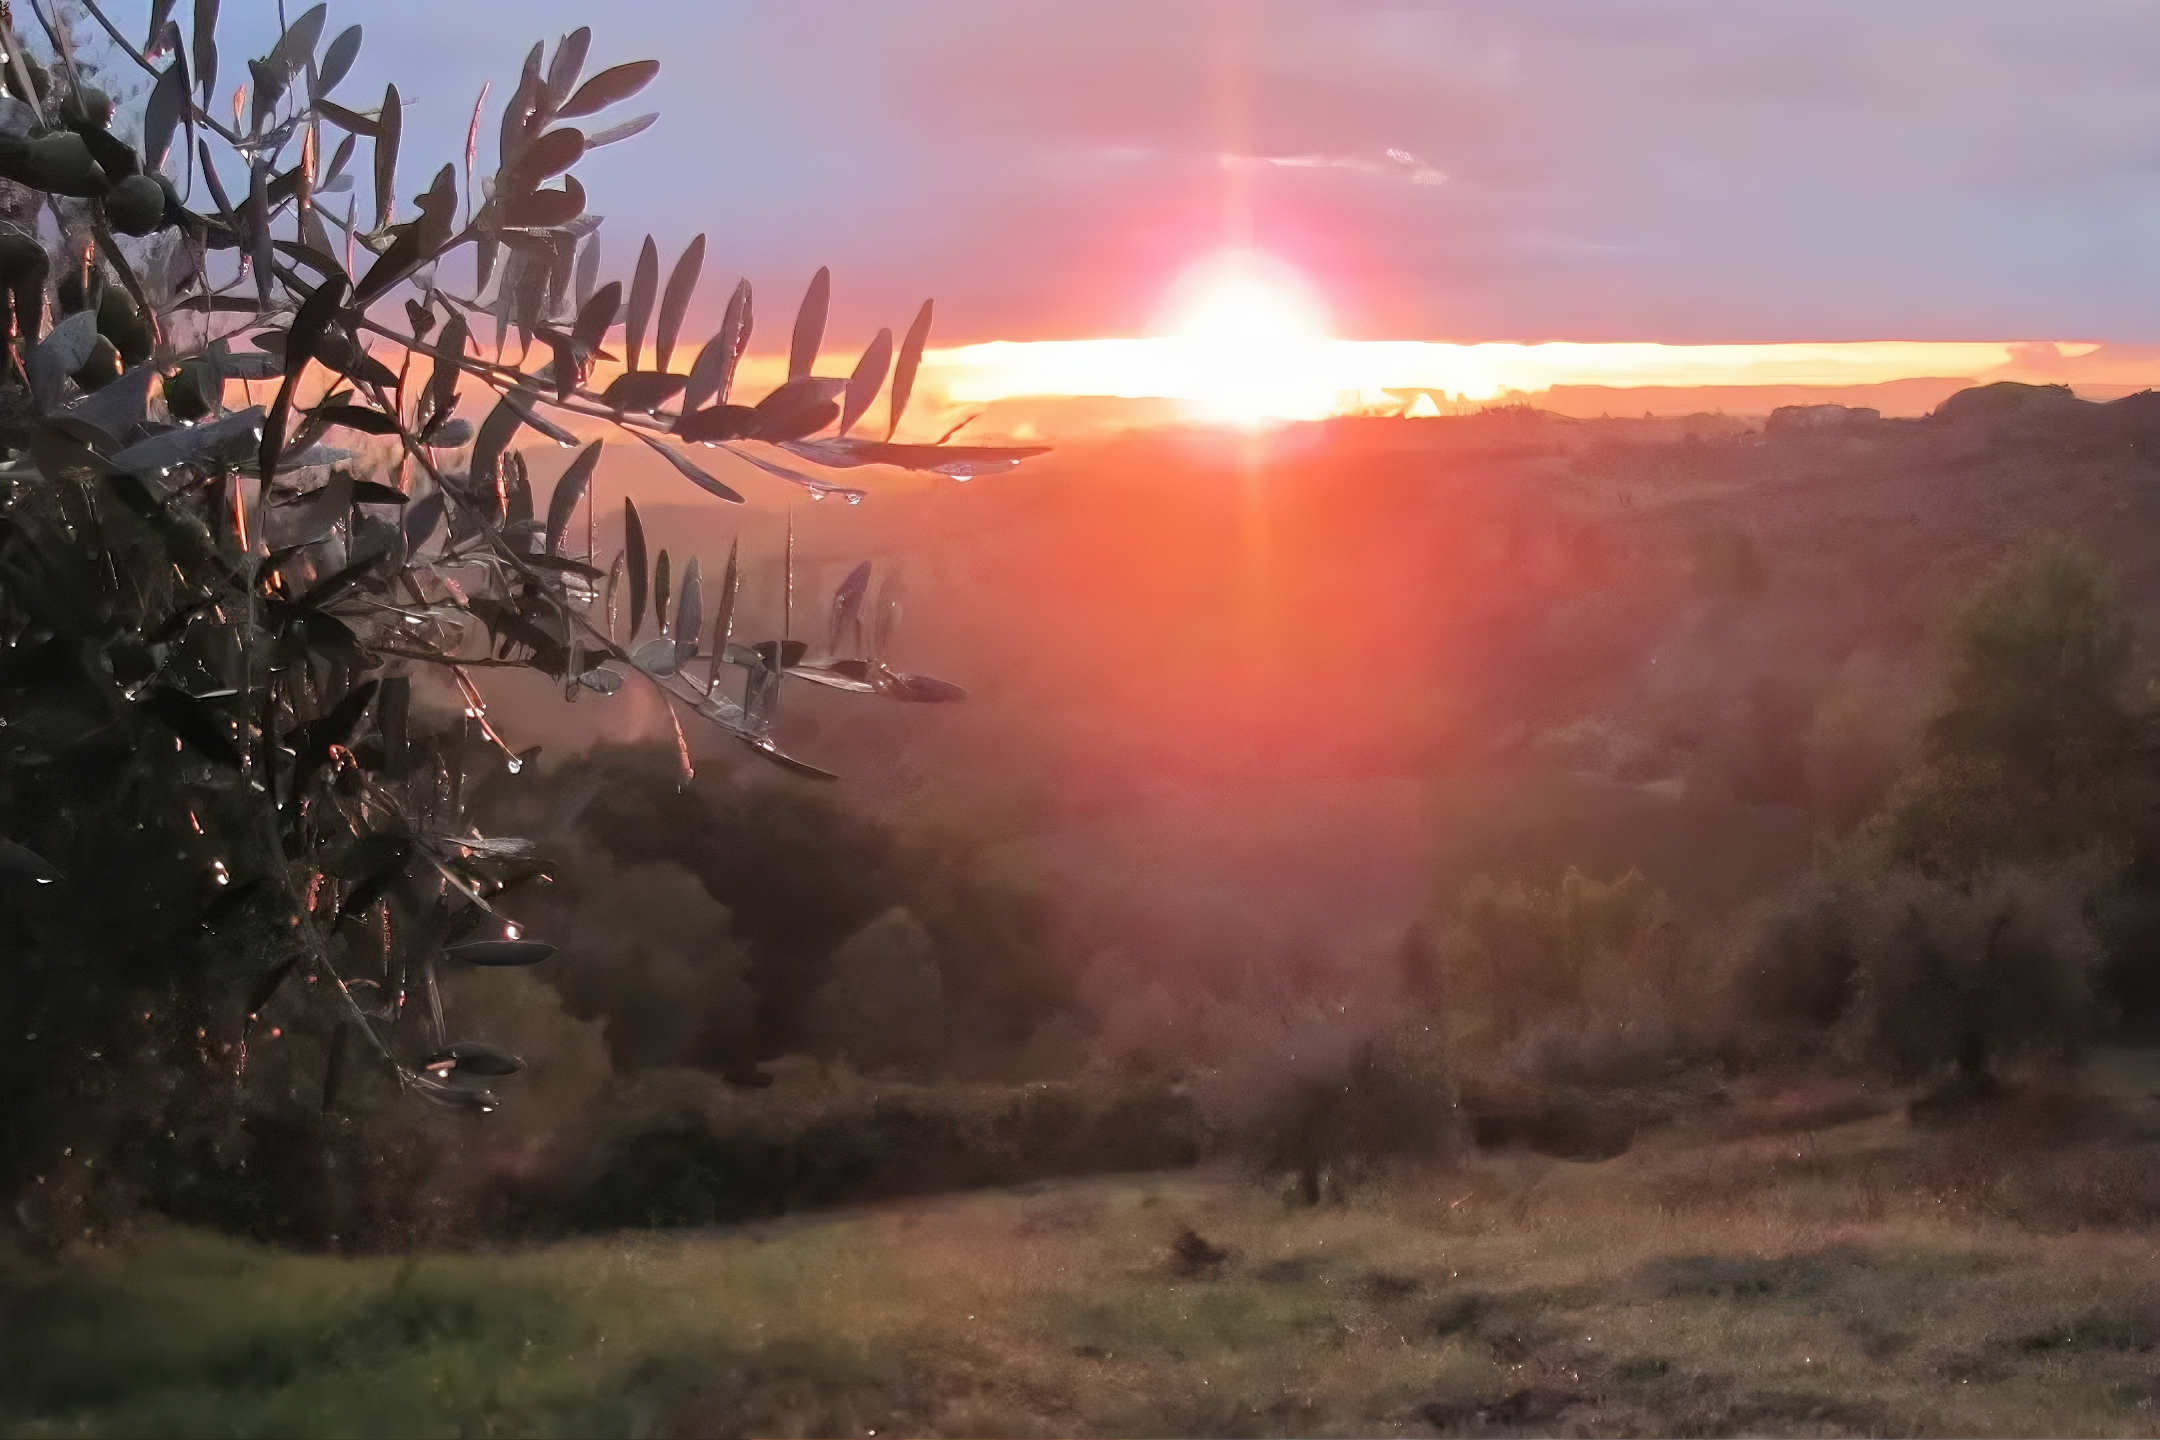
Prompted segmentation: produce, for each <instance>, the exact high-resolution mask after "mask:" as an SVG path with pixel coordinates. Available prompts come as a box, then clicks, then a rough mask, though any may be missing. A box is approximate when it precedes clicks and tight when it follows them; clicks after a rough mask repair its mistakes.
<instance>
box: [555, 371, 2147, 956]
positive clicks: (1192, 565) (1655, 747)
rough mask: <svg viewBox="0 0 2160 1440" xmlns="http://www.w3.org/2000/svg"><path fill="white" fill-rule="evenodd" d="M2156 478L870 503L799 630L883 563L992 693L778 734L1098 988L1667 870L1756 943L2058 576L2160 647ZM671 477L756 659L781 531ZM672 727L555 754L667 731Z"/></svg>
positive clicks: (1105, 494) (1988, 475) (2141, 434)
mask: <svg viewBox="0 0 2160 1440" xmlns="http://www.w3.org/2000/svg"><path fill="white" fill-rule="evenodd" d="M535 458H536V461H537V462H538V463H536V467H535V468H536V469H537V468H540V466H541V465H542V464H545V465H548V466H550V467H552V465H553V464H554V463H555V462H554V461H553V460H552V459H544V460H543V459H541V457H538V456H536V457H535ZM858 473H862V472H858ZM2156 480H2160V395H2156V394H2153V393H2146V394H2140V395H2133V396H2131V397H2128V398H2125V399H2121V400H2116V401H2113V402H2109V403H2105V404H2101V403H2093V402H2088V401H2084V400H2080V399H2078V398H2077V397H2076V396H2075V395H2072V394H2070V393H2069V392H2068V391H2065V390H2061V389H2059V388H2048V387H2038V386H2022V385H2015V384H1997V385H1989V386H1985V387H1973V388H1967V389H1965V390H1963V391H1960V392H1957V393H1954V394H1952V395H1948V396H1945V397H1943V398H1942V399H1941V400H1940V401H1938V402H1937V404H1936V406H1935V407H1934V412H1933V413H1932V414H1930V415H1926V416H1920V417H1909V418H1900V417H1896V416H1891V415H1889V414H1888V413H1887V412H1886V413H1885V418H1882V419H1880V420H1878V421H1875V422H1873V423H1869V424H1864V425H1856V426H1849V427H1835V428H1831V429H1822V430H1815V429H1799V430H1788V431H1786V432H1785V433H1765V432H1764V429H1763V427H1762V426H1761V425H1759V424H1753V423H1749V422H1744V421H1740V420H1737V419H1736V418H1734V417H1716V416H1709V417H1697V418H1695V419H1687V418H1668V419H1656V420H1649V421H1645V420H1641V419H1635V420H1612V421H1584V420H1572V419H1569V418H1567V417H1563V416H1556V415H1553V414H1551V413H1549V412H1545V413H1541V412H1538V411H1534V410H1529V409H1520V408H1518V409H1513V410H1506V411H1499V412H1495V413H1492V414H1488V415H1477V416H1464V417H1459V418H1450V417H1443V418H1438V419H1427V420H1417V421H1389V420H1365V421H1336V422H1330V423H1328V424H1323V425H1315V426H1307V427H1293V428H1292V429H1290V430H1286V431H1283V432H1280V433H1278V434H1275V435H1273V436H1272V437H1257V438H1252V439H1241V438H1238V437H1235V436H1214V437H1205V436H1199V435H1194V434H1150V433H1134V434H1130V435H1125V436H1122V437H1119V438H1116V439H1112V440H1109V441H1105V442H1100V443H1093V444H1081V445H1069V446H1067V447H1064V448H1061V449H1059V450H1057V451H1055V452H1054V453H1052V454H1051V455H1049V456H1046V457H1044V458H1043V459H1041V460H1038V461H1034V462H1030V463H1029V464H1028V465H1026V466H1024V467H1022V468H1021V469H1020V470H1019V471H1017V472H1015V473H1013V474H1011V475H1008V476H1003V477H996V478H986V479H979V480H976V481H974V482H971V483H969V484H966V485H954V484H950V483H942V482H940V483H937V484H934V485H925V484H920V483H918V482H916V481H913V480H901V479H896V478H886V477H879V476H875V475H871V476H870V477H869V478H868V479H867V480H866V481H865V482H864V483H866V484H867V486H868V488H870V489H871V490H872V492H873V496H872V499H871V500H870V502H869V503H867V504H864V505H862V506H860V507H853V508H850V507H842V506H837V505H831V504H827V505H807V504H799V503H798V504H796V505H795V506H794V514H795V519H796V522H797V527H798V553H799V563H798V572H797V578H798V592H797V593H798V596H799V597H800V603H799V610H798V621H797V624H798V629H797V630H796V633H797V634H798V635H801V634H810V635H813V636H815V635H817V634H818V626H819V619H818V617H819V616H820V615H821V614H822V607H823V604H824V597H825V596H828V595H829V594H830V591H831V587H832V586H833V585H834V584H836V583H837V582H838V580H839V579H840V577H841V576H842V575H843V574H844V573H845V572H846V569H847V567H848V566H849V565H851V564H852V563H853V562H854V561H855V560H856V559H859V558H869V559H871V560H873V562H875V564H876V566H877V567H878V570H879V572H880V574H881V575H882V574H883V573H884V572H885V571H886V570H888V569H892V568H897V569H900V570H902V571H904V574H905V583H906V595H907V603H906V609H905V614H904V617H903V620H902V623H901V626H900V630H899V639H898V642H897V643H898V646H899V650H900V657H901V658H902V659H903V660H904V661H905V662H906V663H908V664H910V665H914V666H919V667H920V668H923V669H926V670H931V671H933V672H934V673H937V674H941V675H946V676H949V677H950V678H952V679H954V680H957V681H959V682H960V683H962V684H964V685H966V686H967V687H968V688H969V689H970V690H971V691H972V698H971V699H970V701H969V702H968V703H967V704H964V705H960V706H955V707H894V706H889V705H868V704H862V703H859V702H856V701H855V700H854V697H849V696H844V695H830V694H826V693H823V692H814V693H813V692H811V691H810V689H809V687H794V688H791V691H790V694H789V696H788V700H787V708H786V712H785V714H784V716H783V721H782V725H783V730H784V731H785V732H786V738H787V739H788V741H789V743H790V745H791V746H792V747H793V748H796V749H799V750H800V751H802V752H803V753H805V754H807V755H810V756H812V757H813V758H816V759H818V760H820V761H821V762H830V763H832V764H834V765H835V766H836V768H838V769H840V770H841V771H842V772H843V773H844V774H845V775H846V777H847V778H846V780H845V781H844V783H845V784H846V785H847V786H848V788H849V791H850V793H851V794H854V795H856V796H859V797H862V798H864V799H865V800H866V801H867V802H869V803H874V804H878V805H882V806H887V807H890V808H892V809H893V810H894V812H895V813H899V814H904V815H908V816H911V817H914V818H917V819H922V820H928V821H951V822H954V823H963V824H965V825H968V826H970V827H975V828H977V829H978V830H980V831H983V832H984V833H990V834H994V835H998V836H1002V837H1004V838H1005V839H1006V840H1007V841H1008V842H1009V843H1011V844H1013V845H1014V846H1016V847H1018V848H1017V850H1016V854H1021V853H1024V854H1026V855H1029V856H1032V857H1033V858H1032V859H1031V860H1029V861H1028V863H1030V864H1034V865H1039V866H1047V867H1049V868H1050V870H1051V872H1052V873H1054V874H1055V875H1056V876H1057V877H1058V884H1057V893H1058V894H1059V895H1060V897H1061V900H1062V902H1063V903H1064V904H1065V905H1066V906H1067V909H1068V913H1067V915H1066V919H1067V922H1068V923H1069V925H1070V926H1071V932H1072V943H1073V944H1074V946H1075V947H1076V948H1077V949H1079V950H1081V951H1084V952H1086V953H1087V954H1093V953H1096V952H1098V951H1100V952H1104V953H1108V952H1110V951H1113V950H1119V949H1123V950H1126V951H1129V952H1131V953H1134V954H1141V953H1146V954H1150V955H1155V956H1157V957H1158V958H1159V957H1161V956H1163V955H1169V956H1173V957H1182V958H1178V959H1177V961H1176V963H1177V964H1179V965H1184V966H1187V967H1188V968H1190V969H1191V970H1192V971H1193V973H1195V974H1199V973H1229V971H1230V970H1234V969H1235V966H1236V965H1237V964H1238V963H1239V961H1238V956H1239V955H1240V954H1241V953H1242V954H1248V955H1249V954H1250V953H1251V950H1252V947H1253V946H1255V945H1262V944H1269V945H1277V946H1292V947H1293V948H1294V947H1295V946H1296V945H1301V944H1310V945H1313V946H1320V947H1322V948H1323V949H1324V948H1325V946H1326V945H1328V944H1334V945H1338V946H1340V945H1349V944H1350V943H1351V942H1350V941H1348V940H1344V939H1342V938H1341V937H1343V936H1346V935H1353V936H1367V937H1384V936H1385V935H1386V934H1388V933H1390V931H1391V930H1392V931H1393V932H1394V933H1398V934H1399V929H1400V926H1401V925H1403V924H1406V923H1407V922H1408V919H1409V918H1410V917H1411V916H1412V915H1413V914H1414V913H1416V911H1417V909H1418V908H1419V907H1420V906H1421V905H1423V904H1424V903H1425V902H1426V900H1427V899H1428V897H1429V896H1430V895H1431V893H1432V892H1433V891H1434V890H1435V889H1436V888H1438V889H1439V890H1440V891H1442V892H1443V893H1445V892H1447V890H1448V887H1450V886H1452V885H1454V884H1457V883H1459V882H1460V879H1461V878H1462V877H1463V875H1464V874H1466V873H1471V872H1474V871H1476V870H1479V869H1503V870H1504V869H1509V868H1517V869H1520V870H1523V871H1524V872H1526V873H1535V872H1538V871H1540V870H1554V869H1557V868H1558V867H1561V866H1564V865H1566V864H1571V863H1575V864H1583V865H1586V866H1589V867H1591V868H1599V867H1612V866H1619V865H1625V864H1642V865H1643V866H1645V868H1646V869H1650V870H1653V871H1655V872H1657V873H1655V874H1653V877H1652V878H1654V879H1656V880H1657V881H1658V882H1659V883H1661V884H1664V885H1666V886H1667V887H1668V888H1670V889H1671V890H1672V891H1673V893H1674V894H1675V896H1676V898H1680V899H1682V900H1684V901H1685V902H1687V903H1690V904H1695V905H1699V906H1705V907H1710V908H1717V907H1721V906H1725V905H1729V904H1732V903H1735V902H1736V901H1737V900H1739V899H1742V898H1745V896H1746V895H1748V894H1749V893H1752V890H1753V889H1755V888H1759V887H1760V886H1761V885H1763V884H1765V883H1768V880H1769V879H1770V878H1774V877H1775V876H1776V875H1777V874H1779V873H1781V872H1783V871H1785V870H1789V869H1790V868H1792V867H1795V866H1798V865H1802V864H1804V863H1805V862H1806V857H1807V855H1808V853H1809V845H1810V843H1811V837H1812V836H1814V835H1816V834H1819V833H1835V831H1836V830H1838V829H1839V828H1840V827H1842V826H1846V825H1849V824H1850V823H1852V821H1853V820H1854V819H1856V818H1857V817H1858V815H1859V814H1861V813H1864V811H1865V809H1866V808H1867V807H1868V806H1869V805H1871V804H1872V803H1873V802H1874V798H1875V797H1876V796H1877V795H1879V793H1880V786H1881V785H1882V784H1884V783H1887V780H1888V778H1890V777H1891V776H1892V775H1894V773H1895V770H1896V766H1897V765H1898V764H1899V763H1900V762H1901V760H1902V758H1903V757H1904V755H1905V754H1906V752H1907V750H1908V749H1909V747H1910V745H1911V742H1912V740H1913V738H1914V737H1915V736H1916V735H1917V733H1918V729H1919V726H1920V724H1921V722H1922V720H1923V719H1924V717H1925V716H1926V715H1927V714H1928V713H1929V710H1930V707H1931V706H1932V705H1933V704H1934V703H1935V686H1936V684H1937V683H1938V682H1937V677H1936V669H1935V666H1936V656H1937V653H1938V648H1937V647H1938V639H1939V635H1940V633H1941V629H1942V624H1943V620H1944V617H1945V616H1946V614H1947V613H1948V612H1949V609H1950V607H1951V606H1952V605H1953V604H1954V603H1955V602H1956V600H1957V599H1958V597H1959V596H1961V595H1962V594H1963V593H1964V592H1965V591H1966V590H1967V589H1968V588H1969V587H1970V586H1971V585H1972V584H1973V583H1974V582H1975V581H1976V580H1977V579H1978V578H1980V577H1981V576H1982V575H1984V574H1985V573H1986V572H1987V571H1988V569H1989V568H1990V567H1991V566H1992V565H1994V564H1995V563H1997V562H1998V561H1999V560H2000V559H2001V558H2002V557H2004V556H2005V555H2007V554H2009V553H2011V552H2013V551H2014V550H2016V549H2017V548H2018V547H2019V546H2021V545H2024V544H2027V543H2029V542H2030V541H2031V540H2032V539H2034V538H2035V537H2037V536H2039V535H2041V534H2044V533H2048V532H2059V533H2063V534H2067V535H2071V536H2074V537H2077V538H2079V539H2081V540H2083V541H2084V542H2085V543H2087V544H2088V545H2090V546H2091V547H2092V548H2093V549H2094V550H2096V551H2097V552H2099V553H2100V554H2101V555H2102V556H2104V557H2105V558H2106V559H2108V560H2109V561H2110V562H2111V563H2112V564H2113V565H2114V566H2115V567H2116V568H2117V569H2118V570H2119V571H2120V573H2121V574H2122V576H2123V577H2124V580H2125V582H2126V585H2127V587H2128V590H2129V592H2130V594H2131V595H2132V596H2133V597H2135V598H2136V600H2137V601H2138V603H2139V605H2140V606H2141V607H2142V609H2143V612H2144V615H2145V618H2146V622H2147V625H2148V635H2150V636H2160V484H2156V483H2155V482H2156ZM634 484H635V485H636V487H637V493H638V495H639V504H640V508H641V509H642V510H647V514H646V525H647V528H648V531H649V532H650V533H652V534H653V535H654V536H656V537H664V543H666V544H667V545H668V546H669V547H670V548H671V549H672V550H673V551H674V552H675V554H676V556H677V561H676V563H677V564H678V565H679V564H681V563H682V560H683V558H684V557H685V556H686V554H687V553H692V552H694V553H699V554H701V555H702V556H703V557H704V560H705V568H706V570H707V573H708V574H710V573H712V572H713V570H714V568H715V566H716V565H717V563H718V562H719V561H720V559H721V558H722V557H724V556H725V554H726V551H727V544H728V541H729V540H730V538H732V537H733V536H734V535H736V534H737V533H742V534H744V535H745V537H746V538H745V545H744V553H745V556H746V557H747V558H749V559H750V560H752V561H753V562H754V563H753V568H752V570H751V572H750V579H749V582H748V586H747V589H746V592H745V619H744V623H743V626H742V627H740V628H739V629H738V632H737V633H738V636H739V637H740V636H741V635H743V634H745V633H746V632H755V634H756V636H757V637H758V638H762V637H763V635H764V634H765V633H767V632H769V631H771V630H773V629H775V628H777V623H778V613H777V597H778V590H779V585H778V581H779V576H778V572H777V567H776V565H775V563H774V561H775V559H776V557H777V554H778V551H779V544H780V541H781V538H782V535H783V533H784V525H785V517H784V515H783V513H782V510H781V508H780V506H779V505H778V504H776V503H772V502H771V501H770V499H769V497H768V496H767V494H766V492H764V491H760V492H759V493H758V498H759V503H758V504H755V505H753V506H751V507H749V508H748V509H747V510H744V509H737V508H734V507H721V506H716V505H711V504H706V503H702V502H699V503H685V504H680V505H674V504H657V503H655V504H653V505H652V507H651V508H650V509H648V496H650V498H651V499H652V500H653V501H656V502H657V501H658V500H660V499H662V498H663V497H665V496H673V497H679V498H689V497H681V489H680V486H679V485H675V486H672V487H670V488H668V489H666V490H662V489H660V488H659V486H658V484H657V482H656V483H655V484H654V485H653V486H650V487H648V486H647V485H646V484H645V482H644V481H643V480H638V481H636V482H634ZM603 499H604V501H605V500H606V499H607V497H603ZM609 503H613V502H609ZM612 513H614V512H613V511H612V510H611V509H608V508H603V511H602V514H603V524H602V533H601V546H600V548H601V551H602V554H603V561H602V563H603V564H604V563H605V557H606V556H610V555H612V554H613V546H614V545H615V543H616V542H615V540H614V539H613V538H612V532H613V528H614V526H613V522H612V520H610V519H608V518H606V517H608V516H610V515H611V514H612ZM655 543H656V544H658V543H662V542H661V540H660V539H659V538H656V540H655ZM634 691H635V687H632V689H631V690H628V691H626V692H625V693H624V694H623V695H621V696H618V697H615V698H614V699H612V700H606V701H600V700H594V699H591V698H590V697H588V699H587V700H586V701H584V702H581V703H580V704H579V705H578V706H575V707H562V706H560V705H553V706H545V705H534V706H532V707H530V709H529V711H526V710H525V708H524V707H520V708H521V712H523V713H521V715H520V719H521V720H522V719H523V714H524V713H529V714H530V715H531V716H532V717H533V718H534V720H535V721H536V722H537V723H539V724H542V725H561V726H564V727H566V728H560V729H557V730H555V731H554V736H555V738H556V739H557V740H558V741H560V742H562V743H577V741H578V740H579V738H580V735H581V734H582V735H585V736H590V735H591V734H594V733H615V734H621V733H624V732H626V731H635V730H637V729H638V728H639V727H641V726H643V727H649V728H651V729H652V733H653V734H654V735H655V736H656V737H657V736H658V735H659V734H660V733H662V731H661V730H660V729H658V728H657V727H659V726H661V725H662V724H663V722H662V721H661V720H660V717H659V716H658V714H657V712H652V711H650V710H649V707H647V708H640V707H641V706H642V705H643V702H642V701H639V700H638V699H637V698H636V697H635V693H634ZM520 728H521V729H522V728H523V727H522V726H520ZM692 739H693V743H694V744H695V745H697V746H698V747H699V748H700V749H701V751H703V752H704V754H705V757H706V758H705V759H704V761H703V762H702V763H703V764H704V765H705V767H706V774H705V775H704V776H703V777H701V779H700V781H699V783H700V784H707V783H715V784H726V783H733V782H731V781H730V780H729V778H728V776H729V774H730V773H731V772H733V771H734V770H735V769H736V767H737V766H738V765H739V764H740V763H743V762H742V761H741V759H740V757H739V754H738V752H736V751H734V750H731V749H728V748H727V747H724V746H720V745H718V744H717V743H716V742H714V741H712V740H711V739H710V738H708V737H701V736H699V735H698V734H697V732H696V731H695V730H693V732H692ZM742 773H743V774H745V775H746V776H747V775H749V774H751V773H752V772H748V771H744V772H742ZM756 783H796V782H769V781H768V780H767V779H765V778H763V777H760V778H758V779H757V780H756ZM1151 917H1152V918H1151ZM1271 937H1272V938H1271ZM1298 937H1304V938H1302V939H1300V938H1298ZM1326 937H1333V938H1332V939H1329V938H1326ZM1358 943H1360V944H1363V943H1366V942H1364V941H1359V942H1358ZM1372 943H1379V942H1378V941H1377V940H1374V941H1372ZM1163 963H1164V964H1169V963H1170V961H1169V960H1167V959H1166V960H1164V961H1163ZM1345 963H1347V962H1345ZM1223 967H1228V968H1227V969H1225V968H1223Z"/></svg>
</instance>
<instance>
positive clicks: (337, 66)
mask: <svg viewBox="0 0 2160 1440" xmlns="http://www.w3.org/2000/svg"><path fill="white" fill-rule="evenodd" d="M359 58H360V27H359V26H358V25H349V26H347V27H346V28H345V29H343V30H341V31H339V32H338V37H337V38H336V39H335V40H332V41H331V42H330V48H329V49H328V50H325V51H324V52H323V59H322V68H321V69H320V70H319V71H318V72H317V73H316V76H315V87H314V92H313V93H314V94H316V95H327V94H329V93H330V92H331V91H332V90H335V89H336V88H337V83H338V81H340V80H343V79H344V78H345V76H346V74H347V72H349V71H350V70H351V69H352V64H353V61H355V60H357V59H359Z"/></svg>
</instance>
